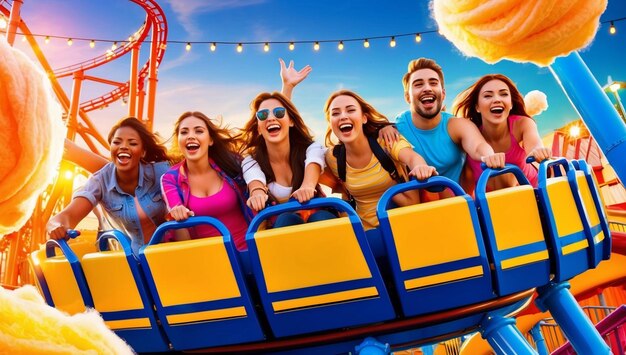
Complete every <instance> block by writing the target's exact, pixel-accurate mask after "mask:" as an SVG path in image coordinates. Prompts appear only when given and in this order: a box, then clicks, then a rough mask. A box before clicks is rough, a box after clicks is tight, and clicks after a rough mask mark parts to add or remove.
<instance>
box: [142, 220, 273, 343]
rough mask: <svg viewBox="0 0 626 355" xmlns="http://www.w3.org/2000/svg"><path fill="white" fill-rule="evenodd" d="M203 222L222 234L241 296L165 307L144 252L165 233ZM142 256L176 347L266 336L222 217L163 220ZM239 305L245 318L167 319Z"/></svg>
mask: <svg viewBox="0 0 626 355" xmlns="http://www.w3.org/2000/svg"><path fill="white" fill-rule="evenodd" d="M200 224H208V225H211V226H213V227H215V228H216V229H217V230H218V231H219V232H220V233H221V234H222V236H223V237H222V238H223V241H224V246H225V248H226V252H227V254H228V259H229V260H230V263H231V267H232V270H233V273H234V275H235V279H236V282H237V286H238V287H239V291H240V293H241V296H240V297H238V298H232V299H228V300H219V301H210V302H200V303H194V304H187V305H177V306H169V307H164V306H163V304H162V302H161V299H160V297H159V291H158V289H157V288H156V285H155V283H154V278H153V276H152V273H151V271H150V265H149V264H148V260H147V259H146V256H145V254H144V251H145V249H146V248H147V247H148V246H150V245H155V244H159V243H161V241H162V239H163V236H164V235H165V232H167V231H168V230H174V229H180V228H190V227H194V226H197V225H200ZM139 259H140V262H141V266H142V267H143V270H144V273H145V275H146V281H147V283H148V287H149V288H150V291H151V292H152V295H153V297H154V305H155V306H156V311H157V314H158V316H159V319H160V320H161V325H162V326H163V329H164V331H165V333H166V334H167V336H168V338H169V339H170V341H171V343H172V345H173V347H174V349H176V350H188V349H197V348H206V347H212V346H220V345H230V344H238V343H245V342H251V341H259V340H263V339H265V336H264V334H263V330H262V329H261V326H260V324H259V320H258V318H257V315H256V311H255V310H254V306H253V304H252V302H251V298H250V294H249V291H248V287H247V286H246V283H245V278H244V273H243V272H242V269H241V266H240V265H239V262H238V257H237V252H236V251H235V248H234V246H233V243H232V240H231V236H230V232H229V231H228V229H227V228H226V227H225V226H224V225H223V224H222V223H221V222H220V221H219V220H217V219H215V218H212V217H208V216H201V217H190V218H189V219H187V220H186V221H182V222H176V221H172V222H166V223H163V224H161V225H160V226H159V227H158V228H157V229H156V231H155V232H154V234H153V236H152V239H150V242H149V243H148V244H147V245H144V246H142V247H141V248H140V249H139ZM175 267H176V265H172V268H175ZM236 306H243V307H244V308H245V310H246V314H247V315H246V316H245V317H237V318H228V319H221V320H210V321H204V322H195V323H190V324H176V325H170V324H169V323H168V322H167V317H168V316H171V315H176V314H183V313H191V312H202V311H211V310H215V309H222V308H226V307H236Z"/></svg>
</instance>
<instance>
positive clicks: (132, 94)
mask: <svg viewBox="0 0 626 355" xmlns="http://www.w3.org/2000/svg"><path fill="white" fill-rule="evenodd" d="M137 65H139V45H137V46H135V47H133V50H132V51H131V55H130V81H129V82H130V84H129V87H128V91H129V92H128V115H129V116H132V117H137V87H138V85H139V76H138V75H137V74H138V70H137Z"/></svg>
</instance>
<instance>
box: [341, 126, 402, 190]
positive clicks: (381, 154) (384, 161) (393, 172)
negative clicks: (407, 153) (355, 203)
mask: <svg viewBox="0 0 626 355" xmlns="http://www.w3.org/2000/svg"><path fill="white" fill-rule="evenodd" d="M367 142H368V143H369V146H370V149H371V150H372V153H374V156H375V157H376V159H378V161H379V162H380V165H382V167H383V168H384V169H385V170H387V172H388V173H389V175H390V176H391V178H392V179H393V180H395V181H397V182H403V181H402V179H401V178H400V175H399V174H398V170H397V169H396V164H394V163H393V160H391V158H390V157H389V155H388V154H387V153H386V152H385V150H384V149H383V147H381V146H380V144H378V141H377V140H376V138H374V137H367ZM333 156H334V157H335V158H337V175H339V179H341V181H343V182H345V181H346V146H345V145H343V144H338V145H336V146H334V147H333Z"/></svg>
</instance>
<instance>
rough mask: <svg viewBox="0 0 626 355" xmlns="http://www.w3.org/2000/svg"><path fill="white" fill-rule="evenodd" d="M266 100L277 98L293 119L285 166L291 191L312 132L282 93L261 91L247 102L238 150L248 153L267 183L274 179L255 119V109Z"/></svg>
mask: <svg viewBox="0 0 626 355" xmlns="http://www.w3.org/2000/svg"><path fill="white" fill-rule="evenodd" d="M269 99H275V100H278V101H279V102H280V103H281V105H283V107H284V108H285V109H286V110H287V114H288V115H289V118H291V121H292V122H293V127H290V128H289V166H290V167H291V174H292V178H291V187H292V189H293V190H294V191H295V190H297V189H299V188H300V185H302V181H303V180H304V161H305V160H306V149H307V148H308V147H309V145H311V143H313V135H311V132H310V131H309V128H308V127H307V126H306V125H305V124H304V120H303V119H302V116H300V113H299V112H298V109H296V107H295V106H294V105H293V103H292V102H291V101H290V100H289V99H288V98H287V97H286V96H285V95H283V94H281V93H279V92H272V93H269V92H263V93H260V94H259V95H257V96H256V97H255V98H254V100H252V102H251V103H250V119H249V120H248V122H247V123H246V125H245V126H244V128H243V130H242V131H243V132H242V140H243V142H244V144H243V148H242V151H243V152H245V154H250V155H251V156H252V158H254V160H256V161H257V163H259V166H260V167H261V170H262V171H263V173H264V174H265V178H266V179H267V182H268V183H269V182H272V181H276V176H275V175H274V171H273V170H272V166H271V164H270V160H269V155H268V153H267V145H266V143H265V139H264V138H263V135H262V134H260V133H259V122H258V121H257V118H256V112H257V111H258V109H259V107H260V106H261V103H263V101H266V100H269Z"/></svg>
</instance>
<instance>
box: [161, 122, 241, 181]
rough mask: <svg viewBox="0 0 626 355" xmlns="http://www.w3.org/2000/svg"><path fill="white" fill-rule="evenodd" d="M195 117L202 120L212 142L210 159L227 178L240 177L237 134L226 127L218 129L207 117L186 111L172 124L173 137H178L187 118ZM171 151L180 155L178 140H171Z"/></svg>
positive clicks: (218, 126) (217, 125)
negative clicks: (182, 123) (181, 125)
mask: <svg viewBox="0 0 626 355" xmlns="http://www.w3.org/2000/svg"><path fill="white" fill-rule="evenodd" d="M188 117H195V118H198V119H200V120H202V121H203V122H204V123H205V124H206V126H207V128H208V130H209V137H211V140H213V145H212V146H211V153H210V154H211V158H212V159H213V161H215V163H216V164H217V165H218V166H219V167H220V169H222V170H223V171H224V172H225V173H226V174H227V175H228V176H230V177H231V178H235V177H238V176H240V175H241V156H240V155H239V153H238V150H239V146H240V140H239V139H238V138H237V137H238V136H237V134H235V133H233V131H231V130H230V129H228V127H220V125H219V124H217V123H214V122H213V120H212V119H210V118H209V117H208V116H207V115H205V114H203V113H202V112H198V111H187V112H185V113H183V114H182V115H180V117H178V119H177V120H176V122H175V123H174V136H175V137H178V133H179V132H180V124H181V122H182V121H183V120H184V119H186V118H188ZM172 149H173V150H174V151H175V152H177V154H180V153H179V152H180V146H179V145H178V139H173V142H172Z"/></svg>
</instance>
